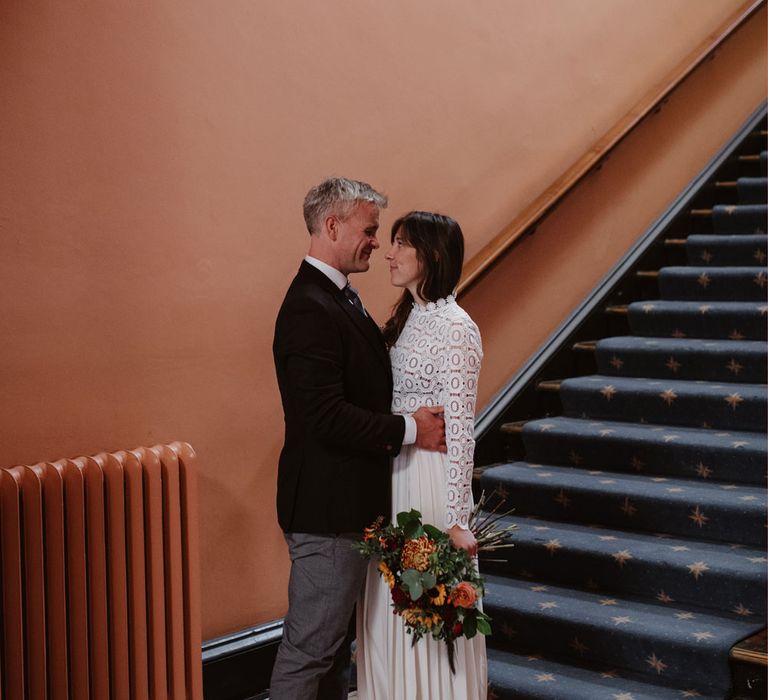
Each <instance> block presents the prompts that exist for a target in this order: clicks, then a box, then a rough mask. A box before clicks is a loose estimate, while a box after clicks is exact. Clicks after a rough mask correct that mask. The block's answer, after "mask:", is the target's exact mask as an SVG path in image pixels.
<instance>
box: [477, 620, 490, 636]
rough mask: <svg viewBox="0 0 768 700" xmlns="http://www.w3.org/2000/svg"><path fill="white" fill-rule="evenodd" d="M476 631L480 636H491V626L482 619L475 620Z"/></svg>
mask: <svg viewBox="0 0 768 700" xmlns="http://www.w3.org/2000/svg"><path fill="white" fill-rule="evenodd" d="M477 631H478V632H479V633H480V634H484V635H485V636H488V635H489V634H491V626H490V624H488V620H485V619H483V618H482V617H478V618H477Z"/></svg>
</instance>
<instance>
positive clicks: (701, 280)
mask: <svg viewBox="0 0 768 700" xmlns="http://www.w3.org/2000/svg"><path fill="white" fill-rule="evenodd" d="M767 282H768V278H767V276H766V271H765V269H760V268H753V269H749V268H710V269H709V270H708V271H705V272H699V271H698V269H696V268H694V269H692V270H691V269H688V268H665V269H663V270H661V271H660V272H659V292H660V294H661V298H662V299H668V300H675V301H725V300H736V299H738V300H740V301H761V302H762V301H765V298H766V284H767Z"/></svg>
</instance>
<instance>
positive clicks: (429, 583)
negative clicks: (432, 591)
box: [421, 571, 437, 588]
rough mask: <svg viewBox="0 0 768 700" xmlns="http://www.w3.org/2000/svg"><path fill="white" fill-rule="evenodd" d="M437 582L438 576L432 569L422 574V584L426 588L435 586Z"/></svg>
mask: <svg viewBox="0 0 768 700" xmlns="http://www.w3.org/2000/svg"><path fill="white" fill-rule="evenodd" d="M436 583H437V576H435V575H434V574H433V573H432V572H431V571H425V572H424V573H423V574H422V575H421V585H422V586H424V588H434V586H435V584H436Z"/></svg>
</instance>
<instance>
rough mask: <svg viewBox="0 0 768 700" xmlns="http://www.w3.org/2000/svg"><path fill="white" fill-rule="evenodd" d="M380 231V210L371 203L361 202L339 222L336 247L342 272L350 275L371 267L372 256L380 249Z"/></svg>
mask: <svg viewBox="0 0 768 700" xmlns="http://www.w3.org/2000/svg"><path fill="white" fill-rule="evenodd" d="M378 230H379V208H378V207H377V206H376V205H375V204H372V203H371V202H359V203H358V204H357V205H356V206H355V208H354V209H353V210H352V211H351V212H350V213H349V215H348V216H347V217H346V218H345V219H344V220H343V221H342V220H339V222H338V228H337V234H336V246H337V253H338V262H339V267H338V269H339V270H340V271H341V272H343V273H344V274H345V275H348V274H350V273H351V272H365V271H366V270H367V269H368V268H369V267H370V258H371V254H372V253H373V251H374V250H376V248H378V247H379V241H378V240H377V239H376V233H377V232H378Z"/></svg>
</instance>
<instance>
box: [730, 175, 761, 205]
mask: <svg viewBox="0 0 768 700" xmlns="http://www.w3.org/2000/svg"><path fill="white" fill-rule="evenodd" d="M766 188H768V179H766V178H764V177H759V178H739V180H738V182H737V189H738V193H739V204H766Z"/></svg>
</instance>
